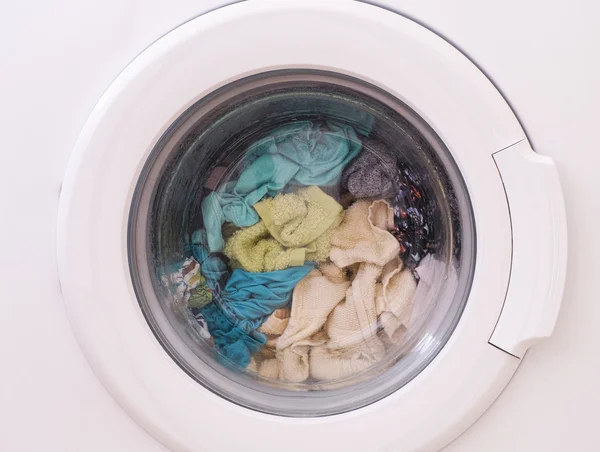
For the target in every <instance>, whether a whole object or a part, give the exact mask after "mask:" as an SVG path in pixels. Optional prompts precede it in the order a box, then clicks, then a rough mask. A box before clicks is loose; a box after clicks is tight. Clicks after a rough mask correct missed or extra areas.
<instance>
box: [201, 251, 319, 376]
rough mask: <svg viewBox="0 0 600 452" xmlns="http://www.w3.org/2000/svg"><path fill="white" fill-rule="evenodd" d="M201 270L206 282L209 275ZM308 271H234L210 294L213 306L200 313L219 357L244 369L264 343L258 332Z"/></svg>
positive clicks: (310, 267) (289, 296)
mask: <svg viewBox="0 0 600 452" xmlns="http://www.w3.org/2000/svg"><path fill="white" fill-rule="evenodd" d="M203 252H205V251H203ZM216 259H218V258H216ZM205 262H206V261H205ZM223 265H225V264H223ZM204 269H205V267H204V266H202V274H203V275H204V277H205V278H206V280H207V282H208V280H209V278H210V277H212V276H213V275H207V274H205V273H204ZM312 269H313V264H307V265H303V266H302V267H290V268H287V269H285V270H278V271H274V272H265V273H252V272H247V271H245V270H241V269H236V270H234V271H233V273H232V275H231V277H230V278H229V280H228V281H227V284H226V285H225V287H224V288H223V289H222V290H217V291H215V293H213V302H212V303H210V304H208V305H206V306H205V307H203V308H201V309H200V312H201V313H202V315H203V316H204V319H205V320H206V323H207V325H208V329H209V331H210V334H211V335H212V337H213V339H214V341H215V346H216V347H217V350H218V351H219V353H220V354H221V356H224V357H225V358H227V359H228V360H229V361H232V362H233V363H235V364H238V365H239V366H241V367H246V366H247V365H248V364H249V363H250V358H251V357H252V355H253V354H254V353H256V352H257V351H258V350H260V349H261V348H262V346H263V345H264V344H265V343H266V340H267V338H266V336H265V335H264V334H262V333H259V332H258V331H257V330H258V328H259V327H260V326H261V325H262V324H263V322H264V321H265V320H266V319H267V317H269V316H270V315H271V314H272V313H273V311H275V310H276V309H279V308H282V307H284V306H286V305H287V304H288V303H289V302H290V299H291V297H292V291H293V290H294V287H295V286H296V284H297V283H298V282H299V281H300V280H301V279H302V278H304V277H305V276H306V275H307V274H308V273H309V272H310V271H311V270H312ZM217 284H218V282H217Z"/></svg>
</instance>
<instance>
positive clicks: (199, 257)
mask: <svg viewBox="0 0 600 452" xmlns="http://www.w3.org/2000/svg"><path fill="white" fill-rule="evenodd" d="M206 241H207V239H206V231H204V230H198V231H196V232H194V234H192V243H191V245H190V250H191V253H192V256H194V259H196V261H198V263H199V264H200V273H202V276H204V278H206V285H207V286H208V287H209V289H210V290H211V291H212V292H213V296H215V295H218V293H219V291H220V289H221V287H220V284H221V282H222V280H223V279H226V277H227V276H228V275H229V269H228V268H227V265H225V262H223V260H222V259H221V258H220V257H218V256H213V255H211V254H210V253H209V252H208V250H207V249H206ZM211 304H212V303H211Z"/></svg>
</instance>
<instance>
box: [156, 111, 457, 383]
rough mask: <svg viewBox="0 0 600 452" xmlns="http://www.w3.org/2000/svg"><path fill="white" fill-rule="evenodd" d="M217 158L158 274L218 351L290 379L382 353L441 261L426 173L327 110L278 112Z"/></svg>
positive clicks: (321, 378) (353, 372)
mask: <svg viewBox="0 0 600 452" xmlns="http://www.w3.org/2000/svg"><path fill="white" fill-rule="evenodd" d="M368 127H369V130H370V127H372V124H371V125H369V126H368ZM361 140H362V142H363V143H364V146H363V144H362V143H361ZM217 164H218V165H221V166H215V167H214V168H213V169H212V171H213V173H211V174H210V175H209V177H208V182H207V184H205V186H204V193H207V192H208V194H206V195H205V196H204V198H203V199H202V202H201V206H200V209H197V208H196V209H195V210H194V209H190V217H191V218H193V221H191V223H192V224H194V225H195V227H197V228H199V229H197V230H196V231H195V232H194V233H193V234H191V236H189V239H187V240H185V243H186V246H185V249H184V253H186V254H187V255H189V256H190V257H188V258H186V259H184V260H182V261H179V262H176V264H174V265H172V266H169V267H168V271H167V272H166V276H165V277H164V278H163V280H164V282H165V284H168V285H169V287H170V290H171V293H172V294H173V295H174V298H173V299H174V300H176V301H177V303H178V304H179V305H180V306H181V305H183V306H185V307H187V308H188V311H187V312H188V313H189V315H190V319H191V321H192V322H193V321H194V320H195V321H196V322H197V327H196V330H197V331H198V334H199V336H200V337H201V338H202V339H203V340H204V341H205V342H206V343H207V344H209V345H211V346H213V347H215V349H216V352H217V354H216V355H217V356H218V359H222V360H223V362H227V363H229V364H234V365H235V366H237V367H239V368H241V369H245V370H246V371H248V372H254V373H256V374H258V375H259V376H261V377H263V378H268V379H271V380H278V381H281V382H287V383H294V384H295V385H297V384H302V383H307V384H308V383H310V384H312V383H315V382H323V383H328V382H334V383H335V381H338V380H344V379H347V378H349V377H354V376H358V375H359V374H361V373H362V372H365V371H367V370H368V369H373V368H376V367H377V366H380V367H383V366H384V365H385V366H387V365H391V364H393V363H392V362H391V360H385V359H384V358H385V357H386V356H389V354H390V352H391V351H393V353H398V351H399V350H401V346H402V344H404V343H405V341H406V335H407V332H408V331H409V329H410V328H413V327H415V325H417V324H416V320H415V317H416V318H419V319H420V318H424V317H426V316H427V315H428V314H427V309H429V308H430V307H431V300H429V298H430V297H433V296H435V294H434V289H435V290H437V286H434V282H435V281H437V280H439V277H440V276H439V275H440V274H441V273H440V272H442V271H443V270H444V268H445V265H446V264H445V263H443V262H441V261H437V260H434V259H433V258H432V256H431V253H433V252H435V246H436V244H435V240H434V237H435V236H434V232H435V227H436V226H435V224H434V222H433V218H434V216H433V214H434V210H435V208H436V205H435V202H434V201H433V200H431V199H428V198H427V196H426V194H427V193H426V192H425V191H424V189H423V186H424V184H425V182H426V181H425V180H423V179H422V178H420V176H419V175H418V173H416V172H414V171H413V170H412V169H411V168H409V167H408V166H406V165H405V164H403V163H401V161H400V158H399V156H398V155H397V154H394V153H392V152H390V149H389V148H388V146H387V145H385V144H383V143H382V142H380V141H376V140H374V139H371V138H368V137H364V136H363V137H361V138H360V139H359V138H358V137H357V134H356V133H355V129H353V128H352V127H350V126H347V125H343V124H341V123H336V122H333V121H331V122H320V123H316V122H310V121H294V122H290V123H289V124H286V125H283V126H281V127H279V128H277V129H275V130H274V131H272V132H271V133H270V134H269V135H268V136H266V137H264V138H261V139H259V140H257V141H255V142H254V143H253V144H251V145H250V146H249V147H248V149H247V151H246V152H245V154H244V158H243V160H242V161H236V162H235V165H236V167H235V168H233V169H231V168H230V167H228V166H227V164H226V163H223V162H217ZM227 178H229V179H227ZM222 179H225V181H224V182H223V183H222V182H221V180H222ZM184 255H185V254H184ZM178 256H179V255H178ZM419 278H421V279H422V283H419ZM454 279H456V277H455V278H454ZM415 300H417V303H416V304H415ZM417 326H418V325H417ZM384 361H385V364H384V363H383V362H384ZM387 361H390V362H389V363H388V362H387Z"/></svg>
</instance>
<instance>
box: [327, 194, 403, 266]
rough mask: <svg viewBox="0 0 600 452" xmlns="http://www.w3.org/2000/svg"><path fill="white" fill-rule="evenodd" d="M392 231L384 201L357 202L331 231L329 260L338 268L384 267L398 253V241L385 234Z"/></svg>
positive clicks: (392, 217)
mask: <svg viewBox="0 0 600 452" xmlns="http://www.w3.org/2000/svg"><path fill="white" fill-rule="evenodd" d="M393 227H394V211H393V210H392V208H391V207H390V205H389V204H388V203H387V202H386V201H383V200H379V201H367V200H359V201H356V202H355V203H354V204H352V205H351V206H350V207H349V208H348V210H346V213H345V214H344V219H343V221H342V223H341V224H340V225H339V226H338V227H337V228H336V229H335V230H334V231H333V234H332V236H331V252H330V253H329V257H330V259H331V260H332V261H333V263H334V264H336V265H337V266H338V267H340V268H343V267H347V266H349V265H351V264H354V263H357V262H368V263H372V264H376V265H379V266H381V267H383V266H384V265H385V264H386V263H388V262H389V261H391V260H392V259H393V258H394V257H396V256H398V254H399V252H400V245H399V244H398V241H397V240H396V238H395V237H394V236H393V235H392V234H390V233H389V232H388V231H390V230H391V229H392V228H393Z"/></svg>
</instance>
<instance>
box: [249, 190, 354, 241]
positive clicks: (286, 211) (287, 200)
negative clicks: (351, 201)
mask: <svg viewBox="0 0 600 452" xmlns="http://www.w3.org/2000/svg"><path fill="white" fill-rule="evenodd" d="M254 208H255V209H256V211H257V212H258V215H259V216H260V218H261V219H262V220H263V221H264V222H265V226H266V227H267V229H268V230H269V232H270V233H271V235H272V236H273V237H274V238H275V239H276V240H277V241H278V242H279V243H281V244H282V245H283V246H285V247H287V248H299V247H302V246H306V245H308V244H309V243H311V242H313V241H315V240H316V239H317V237H319V236H321V235H323V234H324V233H325V231H326V230H327V229H329V227H330V226H331V225H332V224H333V223H335V222H336V220H338V217H339V215H340V213H341V212H342V206H341V205H339V204H338V203H337V201H336V200H335V199H333V198H332V197H331V196H329V195H326V194H325V193H323V191H322V190H321V189H320V188H319V187H317V186H316V185H312V186H310V187H307V188H303V189H301V190H298V191H297V192H296V193H288V194H280V195H277V196H275V197H274V198H268V199H265V200H264V201H261V202H258V203H256V204H255V205H254Z"/></svg>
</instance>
